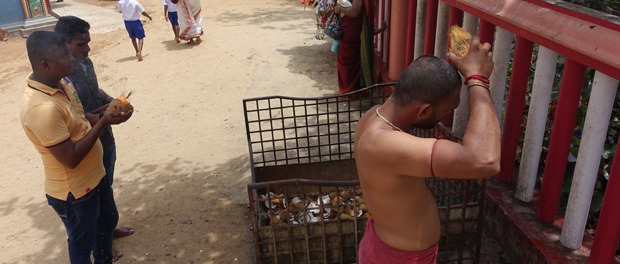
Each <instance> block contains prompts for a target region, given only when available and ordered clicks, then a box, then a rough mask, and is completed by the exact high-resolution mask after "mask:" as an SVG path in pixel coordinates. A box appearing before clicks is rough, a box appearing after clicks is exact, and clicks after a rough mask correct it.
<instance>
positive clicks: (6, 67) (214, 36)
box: [0, 0, 337, 263]
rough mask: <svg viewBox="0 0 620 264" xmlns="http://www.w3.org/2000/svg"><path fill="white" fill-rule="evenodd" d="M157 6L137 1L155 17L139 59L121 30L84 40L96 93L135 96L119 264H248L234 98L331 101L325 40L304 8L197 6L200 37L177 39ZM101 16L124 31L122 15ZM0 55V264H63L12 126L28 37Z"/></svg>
mask: <svg viewBox="0 0 620 264" xmlns="http://www.w3.org/2000/svg"><path fill="white" fill-rule="evenodd" d="M65 1H74V0H65ZM160 2H161V1H159V0H157V1H145V0H142V4H143V5H144V6H145V8H146V9H147V12H149V13H150V14H151V15H152V16H153V18H154V20H153V21H149V22H147V23H146V24H145V29H146V34H147V38H146V40H145V47H144V52H143V54H144V61H143V62H137V61H136V59H135V57H134V52H133V48H132V46H131V43H130V41H129V39H128V37H127V35H126V32H125V31H124V30H115V31H112V32H109V33H104V34H93V35H92V39H93V42H92V45H91V48H92V52H91V58H92V60H93V61H94V63H95V67H96V70H97V74H98V78H99V82H100V85H101V87H102V88H103V89H104V90H106V91H108V92H109V93H111V94H113V95H118V94H121V93H123V92H127V91H130V90H133V91H134V92H135V95H132V97H133V100H132V103H133V104H134V105H135V107H136V113H135V114H134V116H133V117H132V119H131V120H129V121H128V122H127V123H126V124H123V125H121V126H118V127H115V130H114V132H115V135H116V141H117V147H118V153H117V155H118V161H117V167H116V177H115V182H114V188H115V192H116V200H117V204H118V208H119V211H120V214H121V220H120V224H121V225H129V226H132V227H134V228H135V229H136V233H135V234H134V235H132V236H130V237H127V238H122V239H119V240H116V242H115V245H116V247H117V248H119V249H120V250H122V252H123V253H124V254H125V256H124V257H123V258H122V260H121V262H120V263H134V262H153V263H251V262H252V260H253V254H254V252H253V248H252V246H251V243H252V236H251V231H250V228H249V224H248V219H247V207H246V204H247V193H246V188H245V185H246V184H247V183H248V182H249V181H250V172H249V161H248V150H247V145H246V137H245V126H244V121H243V112H242V105H241V100H242V99H243V98H248V97H255V96H265V95H274V94H281V95H292V96H322V95H329V94H334V93H336V91H337V89H336V68H335V64H336V63H335V55H334V54H333V53H331V52H330V50H329V49H330V45H331V43H330V42H328V41H317V40H315V39H314V35H313V33H314V27H315V26H314V23H313V17H312V12H311V11H309V10H303V7H302V6H300V5H299V1H297V0H266V1H214V0H203V16H205V18H206V21H205V23H204V26H205V37H204V38H203V39H204V41H203V42H202V43H201V44H200V45H198V46H189V45H185V44H176V43H174V42H173V41H172V39H173V35H172V31H171V29H170V25H169V24H167V23H166V22H165V21H164V17H163V7H162V6H161V5H160ZM93 3H95V4H96V5H98V6H103V8H110V5H114V4H115V3H116V2H115V1H99V2H95V1H93ZM74 15H77V16H79V15H80V14H79V13H76V14H74ZM109 19H113V20H116V21H118V23H119V24H121V25H122V20H121V18H120V14H118V16H116V17H109ZM0 53H1V54H2V56H1V57H2V58H1V62H0V79H1V80H2V84H0V92H1V93H2V95H3V96H2V97H0V100H1V101H0V118H1V121H2V123H3V124H4V125H3V126H2V127H3V129H2V132H1V133H2V134H1V135H2V136H1V137H0V143H1V146H3V152H4V153H5V154H4V159H3V162H2V166H1V167H0V175H1V176H0V177H1V178H0V216H1V217H0V230H1V231H0V252H1V253H0V263H66V262H67V256H68V254H67V247H66V242H65V231H64V229H63V227H62V224H61V222H60V220H59V219H58V217H57V216H56V215H55V213H54V212H53V211H52V210H51V208H50V207H49V206H48V205H47V204H46V201H45V196H44V193H43V186H42V184H43V170H42V166H41V160H40V157H39V155H38V154H37V153H36V151H35V150H34V147H33V146H32V145H31V144H30V142H29V141H28V139H27V138H26V136H25V135H24V132H23V131H22V128H21V126H20V123H19V120H18V116H19V109H20V105H21V95H22V92H23V90H24V88H25V81H24V79H25V77H26V75H27V74H28V73H29V72H30V67H29V64H28V62H27V57H26V54H25V40H24V39H21V38H12V39H10V40H9V41H8V42H4V43H0Z"/></svg>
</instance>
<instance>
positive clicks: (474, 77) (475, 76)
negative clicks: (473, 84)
mask: <svg viewBox="0 0 620 264" xmlns="http://www.w3.org/2000/svg"><path fill="white" fill-rule="evenodd" d="M470 80H478V81H480V82H482V83H485V84H487V85H488V84H490V83H491V82H490V81H489V78H487V77H486V76H484V75H480V74H473V75H469V76H467V78H465V81H464V82H463V84H464V85H467V84H468V83H469V81H470Z"/></svg>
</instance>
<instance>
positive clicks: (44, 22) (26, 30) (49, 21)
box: [0, 16, 57, 37]
mask: <svg viewBox="0 0 620 264" xmlns="http://www.w3.org/2000/svg"><path fill="white" fill-rule="evenodd" d="M56 21H57V19H56V18H55V17H52V16H46V17H44V18H36V19H28V20H26V21H24V22H15V23H10V24H4V25H0V28H2V29H3V30H5V31H7V32H8V34H9V35H11V36H17V35H21V36H22V37H28V35H30V33H32V32H34V31H37V30H54V25H56Z"/></svg>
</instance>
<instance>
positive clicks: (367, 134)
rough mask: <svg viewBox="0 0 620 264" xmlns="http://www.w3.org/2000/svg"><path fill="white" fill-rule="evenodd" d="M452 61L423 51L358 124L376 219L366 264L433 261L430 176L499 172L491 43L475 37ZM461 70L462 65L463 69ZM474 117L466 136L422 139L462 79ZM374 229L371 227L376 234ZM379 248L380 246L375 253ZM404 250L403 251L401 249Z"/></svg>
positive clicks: (361, 172) (364, 247)
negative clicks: (416, 131)
mask: <svg viewBox="0 0 620 264" xmlns="http://www.w3.org/2000/svg"><path fill="white" fill-rule="evenodd" d="M448 58H449V59H450V61H451V62H452V63H453V64H452V65H451V64H449V63H448V62H446V60H443V59H440V58H437V57H433V56H422V57H420V58H418V59H416V60H415V61H414V62H413V63H412V64H411V65H410V66H409V67H407V69H405V71H404V72H403V74H402V75H401V77H400V78H399V81H398V83H397V84H396V89H395V90H394V93H393V94H392V95H391V96H390V97H389V98H388V99H387V100H386V101H385V103H384V104H383V105H380V106H375V107H373V108H371V109H370V110H368V111H367V112H366V113H365V114H364V116H363V117H362V118H361V119H360V121H359V123H358V124H357V126H356V131H355V162H356V166H357V173H358V176H359V179H360V185H361V188H362V192H363V193H364V200H365V202H366V206H367V208H368V211H369V213H370V214H371V216H372V220H369V221H372V222H368V225H367V228H369V229H367V232H366V234H364V238H363V239H362V241H361V243H360V250H359V252H358V257H359V261H360V263H386V262H385V261H386V258H389V257H390V256H393V255H394V254H398V255H399V256H400V255H402V256H401V257H398V258H393V259H391V260H390V261H392V262H398V263H434V262H435V261H436V254H437V247H436V245H437V242H438V241H439V237H440V233H441V226H440V220H439V212H438V209H437V204H436V202H435V199H434V197H433V195H432V193H431V191H430V190H429V189H428V187H427V185H426V178H429V177H439V178H460V179H479V178H487V177H490V176H493V175H495V174H496V173H497V172H498V171H499V157H500V140H499V122H498V120H497V114H496V113H495V109H494V107H493V103H492V101H491V96H490V91H489V89H488V86H489V82H488V79H487V77H488V76H490V74H491V72H492V69H493V61H492V53H491V52H490V44H488V43H485V44H482V43H480V42H479V39H478V38H477V37H474V38H473V39H472V43H471V47H470V48H469V53H468V54H467V55H465V57H462V58H460V57H456V56H455V55H454V54H452V53H449V54H448ZM457 70H458V71H457ZM459 72H460V73H461V74H462V75H463V76H466V77H468V78H466V80H465V84H466V85H467V87H465V88H463V89H468V91H467V93H468V95H469V102H470V106H469V113H470V114H469V120H468V125H467V128H466V130H465V134H464V135H463V140H462V142H460V143H456V142H452V141H449V140H438V139H434V138H419V137H415V136H413V135H411V134H409V133H408V132H409V131H411V129H413V128H432V127H434V126H435V125H436V124H437V123H438V122H439V121H440V120H441V119H442V118H443V117H445V116H446V115H447V114H449V113H450V112H451V111H452V110H454V109H455V108H456V107H457V106H458V105H459V103H460V93H461V86H462V83H463V82H462V79H461V77H460V75H459ZM369 230H370V233H369ZM375 252H379V253H375ZM394 252H397V253H394Z"/></svg>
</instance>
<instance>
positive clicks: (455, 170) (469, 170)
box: [431, 37, 500, 179]
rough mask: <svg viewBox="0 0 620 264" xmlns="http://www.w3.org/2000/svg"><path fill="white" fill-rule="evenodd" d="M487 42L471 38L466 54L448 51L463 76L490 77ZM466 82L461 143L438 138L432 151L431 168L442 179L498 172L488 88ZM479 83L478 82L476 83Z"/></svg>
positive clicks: (497, 137) (497, 143) (497, 145)
mask: <svg viewBox="0 0 620 264" xmlns="http://www.w3.org/2000/svg"><path fill="white" fill-rule="evenodd" d="M490 49H491V45H490V44H489V43H484V44H481V43H480V41H479V39H478V37H474V38H473V40H472V43H471V47H470V50H469V53H468V54H467V55H466V56H465V57H463V58H459V57H457V56H456V55H454V54H452V53H449V54H448V59H449V60H450V61H451V62H452V63H453V65H454V66H455V67H456V68H457V69H458V70H459V72H461V74H462V75H463V76H465V77H468V76H472V75H482V76H485V77H489V76H490V75H491V72H492V71H493V58H492V54H491V52H490ZM476 82H479V81H477V80H470V81H469V82H468V85H469V88H466V87H464V88H463V89H468V93H469V120H468V122H467V128H466V129H465V134H464V135H463V141H462V143H461V144H457V143H454V142H450V141H448V140H439V141H437V143H436V144H435V146H434V148H433V153H432V161H431V162H432V169H433V171H434V172H435V175H436V176H437V177H442V178H465V179H474V178H486V177H491V176H494V175H495V174H497V173H498V172H499V160H500V133H499V121H498V120H497V114H496V112H495V108H494V106H493V102H492V100H491V94H490V92H489V90H488V89H486V88H484V87H482V86H480V85H472V84H474V83H476ZM478 84H480V83H478Z"/></svg>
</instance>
